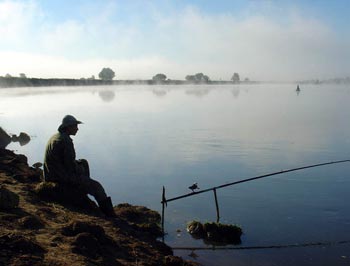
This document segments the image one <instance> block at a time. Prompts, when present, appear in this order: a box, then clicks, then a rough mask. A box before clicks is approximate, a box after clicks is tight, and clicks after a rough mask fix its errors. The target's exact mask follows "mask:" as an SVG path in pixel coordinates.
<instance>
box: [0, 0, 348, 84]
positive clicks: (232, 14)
mask: <svg viewBox="0 0 350 266" xmlns="http://www.w3.org/2000/svg"><path fill="white" fill-rule="evenodd" d="M349 14H350V1H348V0H331V1H330V0H304V1H301V0H290V1H287V0H269V1H268V0H266V1H264V0H250V1H248V0H234V1H233V0H216V1H212V0H128V1H125V0H98V1H96V0H74V1H71V0H69V1H68V0H28V1H27V0H22V1H19V0H0V76H5V75H6V74H10V75H11V76H19V73H24V74H25V75H26V76H27V77H37V78H89V77H91V76H93V75H94V76H95V77H98V73H99V72H100V71H101V69H102V68H104V67H109V68H111V69H113V70H114V72H115V74H116V77H115V79H151V78H152V77H153V76H154V75H155V74H157V73H163V74H165V75H166V76H167V78H169V79H181V80H183V79H185V76H186V75H190V74H196V73H204V74H205V75H208V76H209V78H210V79H211V80H230V79H231V77H232V75H233V73H234V72H237V73H239V75H240V77H241V79H245V78H249V79H250V80H260V81H296V80H305V79H321V80H322V79H329V78H337V77H349V76H350V73H349V71H350V49H349V47H350V27H349V25H350V16H349Z"/></svg>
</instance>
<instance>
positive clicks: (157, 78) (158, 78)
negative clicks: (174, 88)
mask: <svg viewBox="0 0 350 266" xmlns="http://www.w3.org/2000/svg"><path fill="white" fill-rule="evenodd" d="M152 79H153V80H154V81H164V80H166V75H164V74H161V73H159V74H157V75H155V76H153V77H152Z"/></svg>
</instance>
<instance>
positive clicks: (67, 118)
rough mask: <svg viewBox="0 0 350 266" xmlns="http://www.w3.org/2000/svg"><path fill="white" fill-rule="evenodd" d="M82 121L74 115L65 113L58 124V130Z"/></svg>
mask: <svg viewBox="0 0 350 266" xmlns="http://www.w3.org/2000/svg"><path fill="white" fill-rule="evenodd" d="M82 123H83V122H81V121H79V120H77V119H76V118H75V117H74V116H72V115H66V116H65V117H63V119H62V123H61V125H60V126H59V128H58V130H61V129H64V128H66V127H69V126H72V125H78V124H82Z"/></svg>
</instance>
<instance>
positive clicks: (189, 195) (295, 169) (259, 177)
mask: <svg viewBox="0 0 350 266" xmlns="http://www.w3.org/2000/svg"><path fill="white" fill-rule="evenodd" d="M345 162H350V160H340V161H332V162H326V163H319V164H312V165H307V166H302V167H297V168H292V169H288V170H282V171H278V172H274V173H269V174H264V175H259V176H255V177H251V178H246V179H242V180H238V181H234V182H231V183H227V184H223V185H220V186H216V187H211V188H208V189H203V190H199V191H192V192H191V193H187V194H184V195H181V196H177V197H174V198H170V199H166V197H165V188H164V186H163V193H162V201H161V204H162V217H161V219H162V232H163V233H164V220H165V219H164V213H165V207H167V203H168V202H171V201H174V200H178V199H183V198H187V197H192V196H194V195H198V194H202V193H205V192H209V191H213V192H214V199H215V207H216V222H219V221H220V210H219V203H218V197H217V193H216V190H217V189H220V188H224V187H228V186H233V185H237V184H240V183H245V182H250V181H253V180H257V179H261V178H265V177H269V176H274V175H281V174H285V173H289V172H294V171H299V170H303V169H308V168H313V167H319V166H324V165H330V164H338V163H345ZM163 241H164V239H163Z"/></svg>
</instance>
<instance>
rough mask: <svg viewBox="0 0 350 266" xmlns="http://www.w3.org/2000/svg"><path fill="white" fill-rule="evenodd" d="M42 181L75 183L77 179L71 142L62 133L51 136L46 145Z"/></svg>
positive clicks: (67, 136) (66, 135) (76, 168)
mask: <svg viewBox="0 0 350 266" xmlns="http://www.w3.org/2000/svg"><path fill="white" fill-rule="evenodd" d="M44 179H45V181H55V182H62V183H75V181H77V179H78V166H77V162H76V160H75V150H74V145H73V141H72V139H71V138H70V136H69V135H68V134H66V133H64V132H58V133H56V134H55V135H53V136H52V137H51V138H50V140H49V141H48V143H47V145H46V151H45V158H44Z"/></svg>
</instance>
